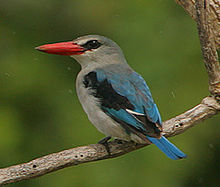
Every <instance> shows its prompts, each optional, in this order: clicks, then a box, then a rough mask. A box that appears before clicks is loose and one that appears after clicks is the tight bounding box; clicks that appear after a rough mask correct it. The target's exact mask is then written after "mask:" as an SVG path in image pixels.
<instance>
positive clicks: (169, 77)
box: [0, 0, 220, 187]
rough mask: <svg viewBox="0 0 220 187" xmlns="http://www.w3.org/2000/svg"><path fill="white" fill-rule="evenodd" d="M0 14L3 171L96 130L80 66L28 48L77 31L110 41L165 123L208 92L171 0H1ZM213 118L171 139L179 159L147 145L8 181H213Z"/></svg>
mask: <svg viewBox="0 0 220 187" xmlns="http://www.w3.org/2000/svg"><path fill="white" fill-rule="evenodd" d="M0 18H1V19H0V20H1V21H0V167H1V168H3V167H7V166H10V165H14V164H19V163H22V162H27V161H29V160H31V159H34V158H36V157H40V156H43V155H46V154H49V153H53V152H58V151H61V150H64V149H68V148H72V147H75V146H79V145H86V144H91V143H96V142H97V141H98V140H100V139H101V138H102V137H103V135H102V134H101V133H99V132H98V131H97V130H96V129H95V128H94V127H93V126H92V125H91V123H90V122H89V121H88V119H87V116H86V114H85V113H84V112H83V110H82V107H81V105H80V103H79V101H78V99H77V96H76V91H75V79H76V75H77V73H78V72H79V70H80V66H79V65H78V64H77V63H76V62H75V61H74V60H73V59H71V58H69V57H64V56H56V55H48V54H43V53H40V52H38V51H36V50H34V47H36V46H39V45H42V44H45V43H51V42H58V41H66V40H72V39H74V38H76V37H78V36H82V35H85V34H99V35H104V36H107V37H109V38H111V39H113V40H114V41H116V42H117V43H118V44H119V45H120V46H121V48H122V49H123V51H124V53H125V56H126V58H127V60H128V62H129V64H130V65H131V66H132V67H133V68H134V69H135V70H136V71H137V72H139V73H140V74H142V75H143V77H144V78H145V80H147V83H148V85H149V86H150V88H151V91H152V94H153V95H154V99H155V101H156V103H157V104H158V107H159V108H160V112H161V115H162V118H163V119H164V120H166V119H169V118H171V117H174V116H175V115H177V114H180V113H182V112H184V111H185V110H187V109H189V108H191V107H193V106H195V105H196V104H198V103H199V102H200V101H201V99H202V98H203V97H205V96H207V95H208V94H209V93H208V89H207V87H208V86H207V82H208V80H207V74H206V72H205V69H204V66H203V63H202V57H201V52H200V45H199V40H198V36H197V29H196V24H195V22H194V21H193V20H192V19H191V18H190V17H189V16H188V15H186V13H185V12H184V10H183V9H182V8H181V7H180V6H178V5H177V4H175V2H174V1H168V0H136V1H130V0H121V1H116V0H108V1H106V0H92V1H91V0H80V1H76V0H63V1H60V0H47V1H45V0H38V1H36V0H19V1H18V0H7V1H4V0H0ZM219 120H220V118H219V116H215V117H213V118H211V119H208V120H206V121H204V122H202V123H201V124H200V125H198V126H196V127H194V128H192V129H190V130H188V131H186V132H185V133H184V134H182V135H179V136H176V137H173V138H170V140H171V141H172V142H174V143H175V144H176V145H178V147H179V148H181V149H182V150H183V151H184V152H185V153H187V154H188V158H187V159H185V160H180V161H173V160H170V159H168V158H167V157H165V156H164V155H163V154H162V153H161V152H160V151H159V150H158V149H157V148H156V146H148V147H146V148H143V149H141V150H137V151H134V152H132V153H129V154H126V155H125V156H122V157H119V158H116V159H109V160H104V161H99V162H93V163H87V164H84V165H80V166H77V167H69V168H66V169H63V170H60V171H57V172H53V173H51V174H48V175H45V176H43V177H39V178H36V179H32V180H28V181H23V182H19V183H16V184H12V185H11V186H18V187H21V186H22V187H29V186H31V187H39V186H43V187H44V186H53V187H58V186H77V187H78V186H79V187H87V186H95V187H100V186H105V187H112V186H122V187H124V186H126V187H132V186H159V187H160V186H162V187H176V186H178V187H185V186H207V185H209V186H219V182H220V179H219V169H220V167H219V159H220V152H219V149H220V143H219V133H220V131H219V129H218V128H219V124H218V123H219ZM9 186H10V185H9Z"/></svg>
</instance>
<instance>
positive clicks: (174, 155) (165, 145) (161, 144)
mask: <svg viewBox="0 0 220 187" xmlns="http://www.w3.org/2000/svg"><path fill="white" fill-rule="evenodd" d="M147 138H148V139H149V140H150V141H151V142H152V143H153V144H155V145H156V146H157V147H158V148H159V149H160V150H161V151H163V152H164V153H165V154H166V155H167V156H168V157H169V158H171V159H173V160H178V159H181V158H185V157H186V154H184V153H183V152H182V151H180V150H179V149H178V148H177V147H176V146H175V145H173V144H172V143H171V142H169V141H168V140H167V139H166V138H165V137H164V136H162V137H161V138H160V139H157V138H152V137H149V136H147Z"/></svg>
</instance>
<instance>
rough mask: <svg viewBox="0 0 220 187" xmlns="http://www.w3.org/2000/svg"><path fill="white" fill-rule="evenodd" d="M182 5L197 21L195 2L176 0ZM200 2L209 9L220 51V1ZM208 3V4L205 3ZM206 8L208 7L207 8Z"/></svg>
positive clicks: (217, 46)
mask: <svg viewBox="0 0 220 187" xmlns="http://www.w3.org/2000/svg"><path fill="white" fill-rule="evenodd" d="M175 1H176V2H177V3H178V4H179V5H181V6H182V7H183V8H184V9H185V11H186V12H187V13H188V14H189V15H190V16H191V17H192V18H193V19H194V20H195V21H196V19H197V15H196V7H195V0H175ZM200 2H201V3H202V4H203V7H204V5H206V6H207V7H208V9H209V10H208V11H209V20H210V23H209V24H210V25H211V26H212V28H213V29H212V32H213V36H214V40H215V44H216V48H217V49H218V50H220V24H219V22H220V1H219V0H207V1H204V0H200ZM204 2H206V3H204ZM205 8H206V7H205Z"/></svg>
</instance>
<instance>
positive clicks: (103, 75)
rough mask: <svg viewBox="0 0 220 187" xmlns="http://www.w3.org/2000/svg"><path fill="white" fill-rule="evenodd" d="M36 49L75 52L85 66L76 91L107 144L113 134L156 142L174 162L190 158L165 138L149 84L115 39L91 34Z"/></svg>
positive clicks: (76, 58) (141, 141)
mask: <svg viewBox="0 0 220 187" xmlns="http://www.w3.org/2000/svg"><path fill="white" fill-rule="evenodd" d="M36 49H37V50H39V51H42V52H45V53H50V54H57V55H67V56H70V57H72V58H74V59H75V60H76V61H77V62H78V63H79V64H80V65H81V71H80V72H79V74H78V75H77V79H76V91H77V95H78V98H79V101H80V103H81V104H82V107H83V109H84V111H85V112H86V114H87V115H88V118H89V120H90V121H91V123H92V124H93V125H94V126H95V127H96V128H97V129H98V130H99V131H100V132H102V133H103V134H105V135H106V137H105V138H103V139H102V140H100V141H99V143H101V144H103V145H105V146H106V145H108V141H109V140H110V139H111V138H116V139H119V140H124V141H133V142H135V143H138V144H146V143H153V144H155V145H156V146H157V147H158V148H159V149H160V150H161V151H162V152H163V153H165V154H166V155H167V156H168V157H169V158H171V159H173V160H178V159H181V158H185V157H186V154H184V153H183V152H182V151H181V150H179V149H178V148H177V147H176V146H175V145H174V144H172V143H171V142H170V141H168V140H167V139H166V138H165V137H164V136H163V127H162V120H161V116H160V113H159V110H158V108H157V105H156V104H155V102H154V100H153V98H152V95H151V92H150V89H149V87H148V86H147V84H146V82H145V80H144V79H143V78H142V76H141V75H139V74H138V73H136V72H135V71H134V70H133V69H132V68H131V67H130V66H129V65H128V63H127V61H126V59H125V57H124V54H123V52H122V50H121V48H120V47H119V46H118V45H117V44H116V43H115V42H114V41H112V40H111V39H108V38H106V37H104V36H99V35H87V36H82V37H79V38H77V39H75V40H73V41H68V42H58V43H53V44H46V45H41V46H39V47H36ZM106 148H107V151H108V152H109V148H108V146H106Z"/></svg>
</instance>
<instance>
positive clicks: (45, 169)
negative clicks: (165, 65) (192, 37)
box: [0, 0, 220, 185]
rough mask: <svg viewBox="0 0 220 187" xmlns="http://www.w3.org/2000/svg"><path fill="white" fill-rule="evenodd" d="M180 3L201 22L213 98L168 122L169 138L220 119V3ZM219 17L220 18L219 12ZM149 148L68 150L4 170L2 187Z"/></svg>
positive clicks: (114, 145) (117, 145)
mask: <svg viewBox="0 0 220 187" xmlns="http://www.w3.org/2000/svg"><path fill="white" fill-rule="evenodd" d="M176 1H177V2H178V3H180V4H181V5H182V6H183V7H184V8H185V9H186V10H187V11H188V12H189V13H190V15H191V16H192V17H193V18H194V19H195V20H196V21H197V26H198V32H199V38H200V44H201V49H202V53H203V58H204V63H205V67H206V70H207V73H208V76H209V90H210V93H211V95H212V96H209V97H206V98H204V99H203V100H202V102H201V104H199V105H197V106H195V107H194V108H192V109H190V110H188V111H186V112H185V113H183V114H181V115H178V116H176V117H174V118H172V119H170V120H167V121H165V122H164V123H163V128H164V135H165V136H166V137H170V136H175V135H177V134H181V133H183V132H184V131H185V130H187V129H189V128H191V127H193V126H194V125H196V124H198V123H199V122H201V121H202V120H205V119H207V118H210V117H212V116H214V115H216V114H217V113H218V112H219V111H220V102H219V101H220V70H219V62H218V56H217V52H216V48H218V49H219V48H220V47H219V44H220V42H219V35H220V32H218V34H217V35H216V31H219V30H220V28H219V27H220V26H216V25H214V26H213V18H212V16H211V15H212V12H213V3H215V6H218V9H217V8H216V9H215V10H219V6H220V5H219V2H218V1H215V0H210V1H208V0H207V1H201V0H196V6H194V2H193V1H191V0H181V1H180V0H176ZM195 7H196V8H195ZM215 13H216V14H217V15H219V12H218V11H216V12H215ZM218 19H219V17H218ZM218 25H219V24H218ZM147 145H148V144H145V145H139V144H138V145H137V144H135V143H132V142H124V141H118V140H114V141H112V142H110V143H109V146H110V153H111V155H109V154H108V153H107V152H106V149H105V147H104V146H103V145H100V144H92V145H88V146H82V147H77V148H72V149H69V150H64V151H61V152H58V153H53V154H50V155H47V156H43V157H41V158H37V159H35V160H32V161H30V162H28V163H23V164H19V165H15V166H11V167H8V168H3V169H0V185H2V184H9V183H14V182H17V181H21V180H26V179H31V178H34V177H38V176H41V175H45V174H47V173H50V172H53V171H56V170H59V169H62V168H65V167H68V166H74V165H79V164H83V163H87V162H93V161H97V160H103V159H109V158H115V157H118V156H121V155H124V154H126V153H128V152H131V151H134V150H136V149H139V148H142V147H144V146H147Z"/></svg>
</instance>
